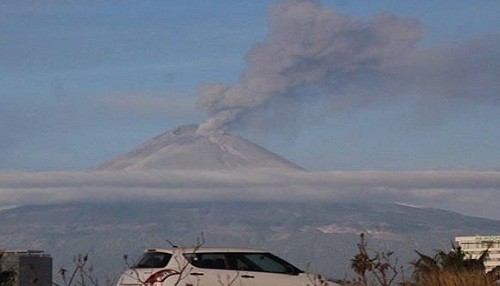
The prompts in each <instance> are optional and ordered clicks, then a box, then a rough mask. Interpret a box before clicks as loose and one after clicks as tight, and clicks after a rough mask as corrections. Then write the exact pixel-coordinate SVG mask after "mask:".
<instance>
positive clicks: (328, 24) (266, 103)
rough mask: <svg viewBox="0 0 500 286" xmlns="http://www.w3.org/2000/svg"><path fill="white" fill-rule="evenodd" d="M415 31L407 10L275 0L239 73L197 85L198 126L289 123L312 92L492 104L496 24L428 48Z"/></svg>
mask: <svg viewBox="0 0 500 286" xmlns="http://www.w3.org/2000/svg"><path fill="white" fill-rule="evenodd" d="M422 36H423V28H422V25H421V24H420V23H419V21H418V20H415V19H411V18H403V17H398V16H395V15H392V14H389V13H385V14H380V15H377V16H375V17H374V18H373V19H370V20H361V19H356V18H353V17H349V16H345V15H342V14H340V13H338V12H337V11H335V10H333V9H330V8H328V7H324V6H322V5H321V3H320V2H319V1H284V2H281V3H278V4H276V5H274V6H272V7H271V9H270V12H269V31H268V34H267V36H266V38H265V40H264V41H263V42H261V43H257V44H255V45H254V46H253V47H252V48H251V49H250V50H249V52H248V53H247V55H246V62H247V68H246V69H245V70H244V72H243V74H242V77H241V79H240V81H239V82H238V83H237V84H235V85H232V86H231V85H226V84H222V83H214V84H205V85H202V86H200V88H199V96H198V103H197V104H198V107H200V108H201V109H203V110H206V111H207V112H208V114H209V118H208V119H207V120H206V121H205V122H203V123H202V124H201V125H200V127H199V129H198V132H202V133H203V132H213V131H214V130H219V131H220V130H225V129H230V128H237V127H241V126H250V125H255V124H256V122H257V124H258V123H259V122H263V123H265V125H266V126H269V125H273V124H275V125H278V124H279V123H280V122H281V121H280V119H281V118H280V116H283V117H286V124H287V125H293V122H290V121H292V120H299V119H297V118H298V117H299V116H298V114H299V111H300V110H301V108H302V106H303V105H304V104H307V103H308V102H310V101H313V102H314V101H315V100H317V102H319V103H321V104H320V105H321V108H324V109H325V110H324V111H326V112H325V113H328V114H332V113H333V112H338V111H342V112H345V111H354V110H357V109H360V108H365V107H367V106H370V105H372V104H375V103H384V102H394V101H396V100H399V99H401V98H405V99H407V100H410V102H411V103H412V104H413V103H414V106H415V109H416V110H415V111H416V112H415V115H417V116H422V117H425V118H433V117H439V116H441V115H440V114H444V113H446V112H443V111H446V110H451V111H453V112H455V113H456V112H458V110H459V108H455V106H468V104H469V103H472V104H493V105H494V106H498V103H500V97H499V96H500V85H499V84H498V79H499V78H500V37H499V36H498V35H497V34H492V35H484V36H479V37H476V38H475V39H469V40H466V41H464V42H462V43H461V44H453V45H450V46H441V47H431V48H429V47H425V48H424V47H420V46H418V43H419V41H420V39H421V38H422ZM418 107H424V108H422V109H421V111H422V112H419V108H418ZM332 111H333V112H332ZM429 112H432V113H433V114H429ZM420 113H422V114H420ZM333 114H334V113H333ZM262 125H263V124H262ZM253 127H255V126H253Z"/></svg>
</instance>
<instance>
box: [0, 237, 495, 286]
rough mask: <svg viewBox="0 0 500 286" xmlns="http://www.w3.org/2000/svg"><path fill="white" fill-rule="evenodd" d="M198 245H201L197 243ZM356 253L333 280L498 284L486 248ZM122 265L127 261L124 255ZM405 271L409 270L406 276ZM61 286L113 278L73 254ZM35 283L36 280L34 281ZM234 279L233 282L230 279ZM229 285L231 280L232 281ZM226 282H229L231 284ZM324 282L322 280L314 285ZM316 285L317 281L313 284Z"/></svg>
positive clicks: (11, 278) (6, 272) (1, 282)
mask: <svg viewBox="0 0 500 286" xmlns="http://www.w3.org/2000/svg"><path fill="white" fill-rule="evenodd" d="M199 246H201V244H200V245H199ZM357 246H358V252H357V253H356V254H355V255H354V257H353V258H352V259H351V263H350V268H351V269H352V270H353V272H354V274H355V276H354V277H353V278H351V279H344V280H342V281H336V282H337V283H339V284H341V285H343V286H390V285H402V286H494V285H500V266H497V267H495V268H494V269H493V270H491V271H490V272H488V273H487V272H486V271H485V266H484V262H485V260H486V258H487V257H488V250H486V251H484V252H483V253H482V255H481V256H480V257H479V258H477V259H473V258H471V257H469V256H467V254H466V253H465V252H464V251H463V250H462V249H461V247H460V246H457V245H455V244H453V243H452V245H451V249H450V250H448V251H436V253H435V254H434V255H433V256H429V255H425V254H423V253H420V252H418V251H416V253H417V254H418V259H417V260H415V261H413V262H412V263H411V264H410V265H407V266H406V267H405V266H404V265H398V261H397V259H396V258H395V257H396V256H395V254H394V252H392V251H376V250H373V249H370V248H369V246H368V243H367V241H366V238H365V235H364V234H361V235H360V241H359V243H358V244H357ZM1 258H2V253H1V252H0V262H1ZM124 258H125V264H126V265H127V266H128V267H130V265H131V264H130V263H129V262H128V260H127V257H126V256H125V257H124ZM405 271H407V272H408V273H410V275H409V277H405ZM58 274H59V275H60V277H59V278H60V280H61V281H62V285H59V284H56V283H52V284H53V285H56V286H63V285H64V286H74V285H82V286H85V285H93V286H98V285H114V284H115V281H111V280H109V279H107V280H106V281H105V282H104V283H99V280H98V279H97V278H96V277H95V276H94V275H93V267H92V265H90V264H89V259H88V256H87V255H79V256H78V257H75V260H74V265H73V269H65V268H61V269H60V270H59V272H58ZM15 278H16V273H15V271H13V270H12V269H2V265H1V263H0V286H10V285H13V284H14V283H15ZM33 282H34V283H33V284H34V285H36V284H37V283H36V282H37V281H33ZM233 282H234V281H233ZM231 284H232V283H231ZM231 284H229V285H231ZM320 285H324V284H322V283H320V284H318V285H317V286H320ZM315 286H316V283H315Z"/></svg>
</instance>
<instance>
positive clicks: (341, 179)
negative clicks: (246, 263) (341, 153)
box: [0, 170, 500, 219]
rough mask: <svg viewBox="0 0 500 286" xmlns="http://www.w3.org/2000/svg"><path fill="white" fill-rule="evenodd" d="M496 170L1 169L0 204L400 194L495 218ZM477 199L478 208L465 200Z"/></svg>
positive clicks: (377, 198) (499, 179)
mask: <svg viewBox="0 0 500 286" xmlns="http://www.w3.org/2000/svg"><path fill="white" fill-rule="evenodd" d="M499 199H500V172H496V171H491V172H473V171H413V172H379V171H365V172H343V171H330V172H288V171H286V172H285V171H278V170H265V171H227V172H213V171H155V172H122V171H117V172H40V173H22V172H10V173H0V202H1V203H0V205H1V206H8V205H21V204H50V203H68V202H133V201H166V202H195V201H198V202H200V201H201V202H203V201H207V202H208V201H257V202H267V201H277V202H294V201H295V202H297V201H298V202H303V201H305V202H325V201H337V202H338V201H340V202H349V201H368V202H403V203H407V204H414V205H424V206H431V207H440V208H445V209H450V210H455V211H464V212H466V213H469V214H474V215H480V216H489V217H494V218H497V219H500V213H499V212H498V208H497V207H496V203H492V202H498V200H499ZM478 205H481V208H480V209H478V208H477V207H476V208H474V207H471V206H478Z"/></svg>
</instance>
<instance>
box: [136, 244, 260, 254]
mask: <svg viewBox="0 0 500 286" xmlns="http://www.w3.org/2000/svg"><path fill="white" fill-rule="evenodd" d="M144 252H167V253H174V252H183V253H207V252H255V253H265V252H267V251H264V250H259V249H251V248H243V247H205V246H202V247H175V248H174V247H172V248H147V249H146V250H145V251H144Z"/></svg>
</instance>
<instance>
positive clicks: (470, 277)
mask: <svg viewBox="0 0 500 286" xmlns="http://www.w3.org/2000/svg"><path fill="white" fill-rule="evenodd" d="M420 280H421V281H420V283H418V285H425V286H493V285H495V284H494V283H493V282H492V281H490V280H489V279H488V277H487V276H486V274H485V273H484V272H482V271H475V272H470V271H443V270H440V271H433V272H430V273H426V274H425V275H423V276H422V277H421V279H420Z"/></svg>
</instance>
